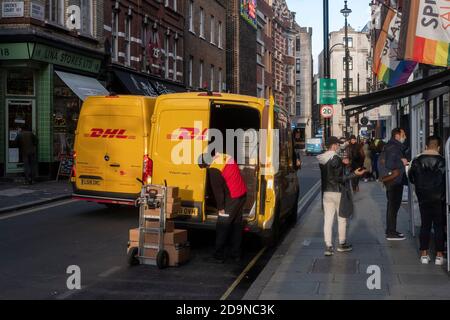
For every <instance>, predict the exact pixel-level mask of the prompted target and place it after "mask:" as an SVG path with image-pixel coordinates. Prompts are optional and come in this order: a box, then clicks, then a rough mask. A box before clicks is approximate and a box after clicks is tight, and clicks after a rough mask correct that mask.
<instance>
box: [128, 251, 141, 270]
mask: <svg viewBox="0 0 450 320" xmlns="http://www.w3.org/2000/svg"><path fill="white" fill-rule="evenodd" d="M138 251H139V250H138V248H137V247H132V248H130V249H129V250H128V253H127V262H128V264H129V265H130V266H136V265H138V264H139V259H138V258H137V255H138Z"/></svg>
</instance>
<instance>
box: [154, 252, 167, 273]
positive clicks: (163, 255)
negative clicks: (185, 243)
mask: <svg viewBox="0 0 450 320" xmlns="http://www.w3.org/2000/svg"><path fill="white" fill-rule="evenodd" d="M156 265H157V267H158V268H159V269H165V268H167V267H168V266H169V254H168V253H167V251H166V250H160V251H158V254H157V255H156Z"/></svg>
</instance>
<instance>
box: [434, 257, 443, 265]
mask: <svg viewBox="0 0 450 320" xmlns="http://www.w3.org/2000/svg"><path fill="white" fill-rule="evenodd" d="M444 263H445V258H444V257H436V260H435V261H434V264H435V265H437V266H443V265H444Z"/></svg>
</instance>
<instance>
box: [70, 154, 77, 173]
mask: <svg viewBox="0 0 450 320" xmlns="http://www.w3.org/2000/svg"><path fill="white" fill-rule="evenodd" d="M72 158H73V165H72V173H71V177H72V178H76V177H77V152H76V151H73V153H72Z"/></svg>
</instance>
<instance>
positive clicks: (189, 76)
mask: <svg viewBox="0 0 450 320" xmlns="http://www.w3.org/2000/svg"><path fill="white" fill-rule="evenodd" d="M193 70H194V58H193V57H192V56H189V64H188V85H189V87H191V88H192V87H193V82H192V71H193Z"/></svg>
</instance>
